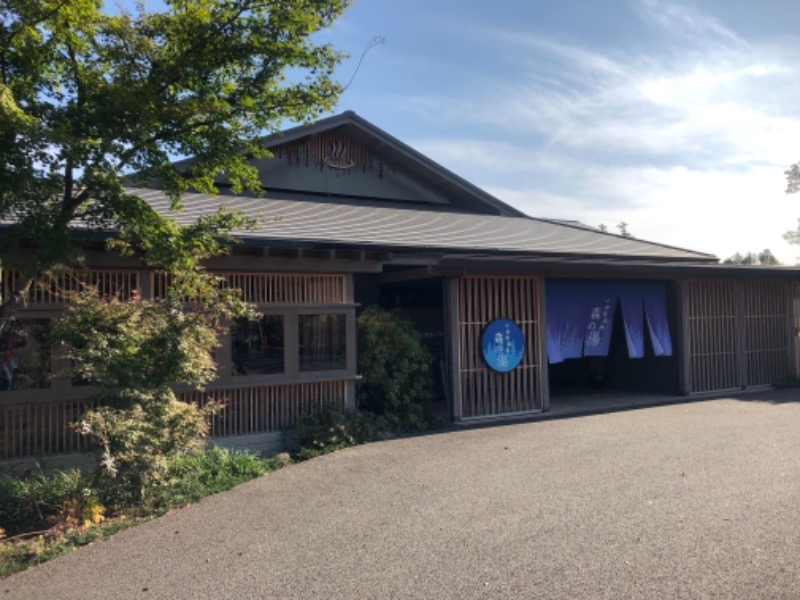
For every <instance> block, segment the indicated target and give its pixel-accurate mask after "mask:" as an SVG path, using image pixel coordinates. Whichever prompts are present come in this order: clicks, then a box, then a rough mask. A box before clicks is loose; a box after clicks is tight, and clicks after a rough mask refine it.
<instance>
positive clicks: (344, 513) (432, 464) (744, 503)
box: [0, 392, 800, 600]
mask: <svg viewBox="0 0 800 600" xmlns="http://www.w3.org/2000/svg"><path fill="white" fill-rule="evenodd" d="M767 398H772V401H753V400H749V401H743V400H714V401H705V402H696V403H690V404H684V405H673V406H666V407H657V408H648V409H643V410H635V411H628V412H621V413H614V414H606V415H595V416H588V417H581V418H573V419H564V420H557V421H547V422H538V423H524V424H518V425H511V426H503V427H494V428H487V429H475V430H468V431H457V432H451V433H445V434H439V435H432V436H428V437H422V438H416V439H404V440H393V441H388V442H382V443H376V444H371V445H367V446H363V447H360V448H354V449H350V450H346V451H343V452H339V453H336V454H333V455H329V456H326V457H322V458H319V459H316V460H313V461H310V462H307V463H304V464H301V465H297V466H294V467H291V468H289V469H286V470H284V471H281V472H278V473H275V474H272V475H268V476H266V477H264V478H261V479H260V480H257V481H253V482H250V483H248V484H245V485H242V486H240V487H238V488H237V489H235V490H232V491H230V492H227V493H224V494H220V495H218V496H215V497H212V498H208V499H206V500H205V501H203V502H201V503H200V504H198V505H195V506H192V507H189V508H188V509H185V510H182V511H179V512H176V513H174V514H171V515H168V516H166V517H164V518H161V519H158V520H156V521H153V522H151V523H148V524H146V525H144V526H141V527H138V528H135V529H132V530H128V531H125V532H122V533H120V534H119V535H117V536H115V537H113V538H111V539H109V540H106V541H103V542H100V543H97V544H95V545H93V546H90V547H87V548H83V549H81V550H78V551H76V552H74V553H72V554H70V555H69V556H66V557H63V558H60V559H57V560H55V561H52V562H50V563H47V564H44V565H42V566H40V567H37V568H35V569H33V570H30V571H28V572H26V573H22V574H19V575H17V576H14V577H11V578H8V579H6V580H3V581H0V598H2V599H5V598H14V599H20V598H26V599H27V598H36V599H43V598H54V599H56V598H57V599H64V600H67V599H70V598H76V599H77V598H80V599H81V600H90V599H95V598H97V599H103V600H110V599H113V598H125V599H131V598H133V599H156V598H159V599H160V598H165V599H170V600H178V599H183V598H187V599H188V598H191V599H200V598H213V599H222V598H235V599H247V598H324V599H329V598H347V599H357V598H427V599H433V598H570V599H572V598H614V599H618V598H693V599H694V598H712V597H713V598H736V599H742V598H800V527H798V523H800V394H798V393H797V392H782V393H774V392H773V393H771V395H769V396H767ZM794 400H797V402H795V401H794Z"/></svg>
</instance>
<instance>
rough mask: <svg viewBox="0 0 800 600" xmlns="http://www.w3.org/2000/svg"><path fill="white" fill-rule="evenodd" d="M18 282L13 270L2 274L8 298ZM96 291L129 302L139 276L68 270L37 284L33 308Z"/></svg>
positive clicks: (1, 285)
mask: <svg viewBox="0 0 800 600" xmlns="http://www.w3.org/2000/svg"><path fill="white" fill-rule="evenodd" d="M18 278H19V273H18V272H17V271H14V270H12V269H2V270H0V292H2V297H4V298H5V297H7V296H8V295H9V294H10V293H11V292H12V290H13V289H14V286H15V285H16V283H17V280H18ZM89 287H94V288H97V291H98V293H99V294H100V295H101V296H103V297H104V298H117V299H119V300H128V299H129V298H130V297H131V293H132V292H133V290H139V289H140V273H139V271H137V270H131V269H69V270H66V271H64V272H61V273H56V274H53V275H46V276H44V277H41V278H40V279H39V280H38V281H37V282H36V283H34V284H33V285H32V286H31V288H30V291H29V292H28V298H27V300H28V304H30V305H56V304H61V303H63V302H64V301H65V299H66V298H67V297H68V296H69V295H70V294H73V293H75V292H80V291H82V290H84V289H86V288H89Z"/></svg>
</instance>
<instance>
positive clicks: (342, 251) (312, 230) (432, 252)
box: [0, 112, 800, 460]
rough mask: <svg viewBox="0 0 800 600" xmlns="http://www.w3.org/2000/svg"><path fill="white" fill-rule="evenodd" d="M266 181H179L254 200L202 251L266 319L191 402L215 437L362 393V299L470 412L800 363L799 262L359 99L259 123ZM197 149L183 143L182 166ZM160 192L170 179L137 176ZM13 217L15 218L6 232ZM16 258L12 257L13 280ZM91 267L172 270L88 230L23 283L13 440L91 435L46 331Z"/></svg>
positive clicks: (774, 371) (6, 373) (25, 454)
mask: <svg viewBox="0 0 800 600" xmlns="http://www.w3.org/2000/svg"><path fill="white" fill-rule="evenodd" d="M265 145H266V146H267V147H268V148H269V149H270V150H271V151H272V154H273V158H270V159H263V160H256V161H255V164H256V166H257V167H258V168H259V171H260V173H261V176H262V181H263V185H264V188H265V190H266V195H265V196H264V197H253V196H236V195H233V194H232V193H230V190H229V188H227V187H226V185H225V181H224V180H220V181H219V184H220V191H221V193H220V195H218V196H214V197H212V196H207V195H203V194H194V193H192V194H187V195H186V196H185V197H184V198H183V204H184V206H185V209H184V210H183V211H182V212H180V213H176V214H175V215H174V218H175V219H176V220H177V221H178V222H180V223H185V224H188V223H191V222H194V220H195V219H196V218H197V217H199V216H202V215H206V214H209V213H212V212H216V211H217V209H218V207H219V206H223V207H225V208H229V209H237V210H240V211H242V212H244V213H247V214H249V215H252V216H254V217H258V219H259V225H258V226H257V227H256V228H255V229H252V230H246V231H240V232H236V233H237V236H238V237H239V238H240V239H241V242H242V243H241V244H239V245H236V246H234V247H233V248H232V250H231V253H230V255H229V256H226V257H223V258H219V259H215V260H214V261H211V262H210V263H209V264H208V268H209V270H211V271H213V272H214V273H216V274H218V275H220V276H221V277H223V278H224V281H225V282H226V284H227V285H229V286H232V287H235V288H238V289H240V290H241V293H242V296H243V298H244V299H245V300H246V301H249V302H252V303H254V304H255V305H256V307H257V308H258V310H259V312H260V313H262V314H263V317H262V318H261V319H260V320H259V321H258V322H254V323H234V324H232V326H231V328H230V332H229V333H228V334H227V337H226V338H225V339H224V340H223V344H222V346H221V347H220V348H219V349H218V351H217V360H218V362H219V367H220V368H219V375H218V378H217V380H216V381H215V382H213V383H212V384H210V385H209V386H208V387H207V389H206V390H205V391H204V392H196V391H190V390H184V391H182V392H181V393H182V395H183V397H184V398H185V399H186V400H192V401H197V402H205V401H207V400H208V399H210V398H215V399H223V398H224V399H225V403H226V408H225V410H224V411H223V412H222V413H221V414H219V415H218V416H216V417H215V418H214V422H213V431H212V435H213V436H214V437H215V438H216V439H217V441H219V442H221V443H227V444H230V445H234V446H246V447H251V448H256V449H273V448H275V447H276V446H277V445H279V444H280V442H281V431H282V430H283V429H285V428H287V427H289V426H291V425H292V424H293V423H294V422H296V421H297V419H299V418H300V417H302V416H303V415H306V414H309V413H310V412H311V411H313V410H314V409H315V408H316V407H318V406H319V405H320V404H321V403H323V402H336V403H340V404H341V405H344V406H348V407H354V406H355V383H356V379H357V377H358V368H357V364H356V315H357V312H358V311H359V310H361V309H362V308H363V307H366V306H369V305H380V306H383V307H386V308H399V309H401V310H402V311H403V312H404V313H405V314H406V315H407V316H408V317H409V318H410V319H412V320H413V321H414V322H415V324H416V325H417V327H418V328H419V329H420V331H421V332H422V334H423V338H424V340H425V342H426V344H427V345H428V347H429V348H430V349H431V351H432V352H434V354H435V355H436V356H437V359H438V370H437V376H438V375H440V377H439V379H440V381H439V384H440V388H441V393H442V396H443V398H444V399H445V402H446V408H447V414H448V415H449V418H450V419H452V420H453V421H456V422H465V421H471V420H480V419H496V418H503V417H510V416H518V415H524V414H528V413H535V412H540V411H548V410H549V409H550V407H551V405H553V403H556V402H558V399H559V397H560V395H562V394H566V393H572V392H581V391H586V390H590V389H591V388H592V387H593V386H604V388H605V389H608V390H630V391H635V392H641V393H658V394H668V395H675V396H679V395H699V394H710V393H721V392H729V391H733V390H745V389H751V388H756V387H761V386H769V385H772V384H775V383H777V382H779V381H781V380H785V379H788V378H793V377H796V376H797V374H798V367H797V358H796V356H797V349H796V345H797V338H796V324H797V317H796V312H797V310H796V302H797V298H798V297H799V296H798V292H797V283H798V281H800V271H798V270H797V269H795V268H764V267H736V266H728V265H725V266H723V265H720V264H719V262H718V259H717V258H716V257H715V256H712V255H709V254H704V253H700V252H694V251H689V250H684V249H680V248H674V247H670V246H666V245H662V244H657V243H651V242H646V241H643V240H639V239H634V238H630V237H624V236H619V235H614V234H610V233H606V232H603V231H599V230H596V229H594V228H591V227H587V226H584V225H581V224H579V223H574V222H564V221H556V220H548V219H540V218H532V217H529V216H527V215H525V214H523V213H522V212H520V211H519V210H517V209H515V208H513V207H511V206H509V205H507V204H505V203H503V202H501V201H500V200H498V199H497V198H495V197H493V196H491V195H490V194H488V193H486V192H484V191H482V190H481V189H479V188H477V187H475V186H474V185H472V184H470V183H469V182H467V181H465V180H464V179H462V178H460V177H458V176H456V175H455V174H453V173H451V172H450V171H448V170H447V169H445V168H443V167H442V166H440V165H438V164H436V163H435V162H433V161H432V160H430V159H428V158H426V157H425V156H423V155H421V154H420V153H418V152H416V151H415V150H413V149H412V148H410V147H409V146H407V145H405V144H404V143H402V142H400V141H399V140H397V139H395V138H393V137H392V136H390V135H389V134H387V133H385V132H384V131H382V130H380V129H378V128H377V127H375V126H374V125H372V124H370V123H368V122H367V121H365V120H363V119H362V118H360V117H358V116H357V115H355V114H354V113H352V112H346V113H343V114H341V115H338V116H334V117H330V118H327V119H324V120H321V121H318V122H317V123H316V124H314V125H312V126H307V127H298V128H295V129H291V130H288V131H286V132H283V133H282V134H281V135H278V136H272V137H270V138H267V139H265ZM188 163H190V160H189V161H183V162H182V163H178V164H177V166H178V167H179V168H180V167H182V166H185V165H187V164H188ZM132 191H133V192H135V193H136V194H138V195H139V196H140V197H142V198H143V199H144V200H145V201H147V202H148V203H150V204H151V205H152V206H154V207H156V208H157V209H158V210H160V211H165V212H166V211H169V206H170V202H169V199H168V198H167V197H166V196H165V195H164V194H163V193H162V192H161V191H160V190H158V189H146V188H137V189H135V190H132ZM0 231H1V230H0ZM14 276H15V274H14V271H13V270H10V269H5V270H2V279H1V280H0V282H1V283H2V287H0V291H2V292H3V293H8V290H9V289H10V286H11V285H12V284H13V279H14ZM85 283H91V284H93V285H96V286H98V288H99V289H100V290H101V291H103V292H104V293H106V294H111V295H116V296H118V297H121V298H127V297H130V295H131V294H132V293H134V291H135V293H136V294H138V295H140V296H141V297H145V298H158V297H159V296H160V295H161V294H163V291H164V284H165V282H164V281H163V280H162V277H161V276H159V275H158V274H157V273H156V272H154V271H150V270H148V269H146V268H144V267H143V266H142V265H141V264H140V263H139V262H137V261H136V260H135V259H133V258H121V257H119V256H116V255H113V254H111V253H109V252H106V251H104V250H103V249H102V246H101V245H98V247H97V248H95V249H92V248H88V249H87V267H86V268H85V269H83V270H80V271H74V272H72V273H70V274H66V275H60V276H58V280H57V281H52V282H44V284H43V285H40V286H37V287H36V288H35V289H33V290H32V291H31V294H30V298H29V306H28V308H27V309H26V310H25V311H24V313H23V314H22V315H20V316H19V320H18V325H17V327H16V328H15V331H13V332H12V333H10V334H7V335H6V336H5V337H4V338H3V339H0V352H1V353H2V354H0V358H2V359H3V364H2V367H3V368H2V369H0V459H6V460H9V459H11V460H19V459H26V458H30V457H37V456H47V455H59V454H68V453H74V452H79V451H81V450H82V444H83V442H82V440H81V438H80V437H79V436H78V434H76V433H74V432H72V431H71V430H70V428H69V427H68V424H69V423H70V422H73V421H75V420H76V419H77V418H78V417H79V415H80V414H81V412H82V411H83V410H85V409H86V408H87V407H88V406H92V405H93V403H94V402H95V401H94V400H92V392H93V390H92V388H91V387H89V386H86V385H85V384H84V383H83V382H81V381H77V380H73V378H72V377H71V376H70V375H69V372H68V368H67V367H68V366H69V365H66V364H64V362H65V361H64V360H63V359H60V358H59V357H58V356H57V354H56V353H55V352H53V351H51V349H50V348H49V347H48V345H47V341H46V335H45V332H46V329H47V326H48V325H47V324H48V321H49V320H51V319H53V318H55V317H57V316H58V315H59V314H60V312H61V296H60V294H61V290H69V289H74V288H76V287H77V286H79V285H83V284H85Z"/></svg>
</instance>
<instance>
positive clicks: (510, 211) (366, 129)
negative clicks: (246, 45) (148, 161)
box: [175, 111, 525, 217]
mask: <svg viewBox="0 0 800 600" xmlns="http://www.w3.org/2000/svg"><path fill="white" fill-rule="evenodd" d="M334 131H335V132H338V133H341V134H343V135H344V136H346V137H347V138H349V139H352V140H354V141H356V142H357V143H359V144H360V145H361V146H363V147H364V148H365V149H367V150H368V151H370V152H373V153H375V154H376V155H380V156H381V158H383V159H386V161H387V162H388V163H390V164H391V165H392V168H393V169H394V170H397V171H398V172H399V173H400V174H401V175H402V176H408V177H409V178H411V179H413V180H414V181H416V182H419V183H420V184H422V185H423V186H424V187H425V188H427V189H428V190H434V191H436V192H437V193H440V194H441V195H442V196H445V197H449V198H452V199H454V200H455V201H456V202H455V204H457V206H458V207H460V208H461V209H462V212H472V213H483V214H494V215H506V216H517V217H521V216H525V215H524V213H523V212H522V211H520V210H518V209H516V208H514V207H513V206H510V205H508V204H506V203H505V202H502V201H501V200H499V199H498V198H495V197H494V196H492V195H491V194H489V193H487V192H485V191H484V190H482V189H480V188H479V187H477V186H475V185H473V184H471V183H470V182H468V181H467V180H465V179H463V178H462V177H459V176H458V175H456V174H455V173H453V172H452V171H450V170H448V169H446V168H444V167H443V166H442V165H440V164H438V163H436V162H435V161H433V160H431V159H430V158H428V157H427V156H425V155H423V154H421V153H420V152H417V151H416V150H414V149H413V148H412V147H411V146H409V145H407V144H405V143H403V142H401V141H400V140H398V139H397V138H395V137H393V136H391V135H390V134H388V133H386V132H385V131H383V130H382V129H380V128H378V127H376V126H375V125H373V124H372V123H370V122H368V121H366V120H365V119H363V118H361V117H359V116H358V115H357V114H356V113H354V112H353V111H346V112H343V113H341V114H338V115H335V116H332V117H327V118H324V119H320V120H318V121H316V122H314V123H313V124H310V125H300V126H298V127H293V128H291V129H287V130H286V131H283V132H280V133H276V134H274V135H270V136H268V137H265V138H264V139H263V145H264V147H266V148H269V149H276V148H279V147H281V146H285V145H288V144H291V143H293V142H297V141H298V140H302V139H304V138H311V137H314V136H321V135H323V134H325V133H328V132H334ZM269 162H272V163H274V162H276V161H275V159H273V160H271V161H269ZM191 163H192V159H191V158H189V159H186V160H183V161H179V162H177V163H175V167H176V168H178V169H181V168H185V167H188V166H190V165H191ZM289 168H291V167H289ZM220 181H222V180H220ZM262 183H263V185H264V186H265V188H266V189H267V190H273V189H274V188H275V185H274V182H273V181H271V180H270V178H269V177H266V176H265V177H263V178H262ZM281 191H282V190H281ZM451 208H453V207H451Z"/></svg>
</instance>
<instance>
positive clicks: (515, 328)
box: [481, 319, 525, 373]
mask: <svg viewBox="0 0 800 600" xmlns="http://www.w3.org/2000/svg"><path fill="white" fill-rule="evenodd" d="M481 351H482V352H483V359H484V360H485V361H486V364H487V365H489V368H491V369H492V370H494V371H498V372H500V373H508V372H509V371H512V370H513V369H515V368H516V367H517V365H519V363H520V362H521V361H522V354H523V352H524V351H525V336H524V335H522V330H521V329H520V328H519V325H517V324H516V323H514V321H510V320H509V319H497V320H496V321H492V322H491V323H489V325H487V326H486V329H484V330H483V336H481Z"/></svg>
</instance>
